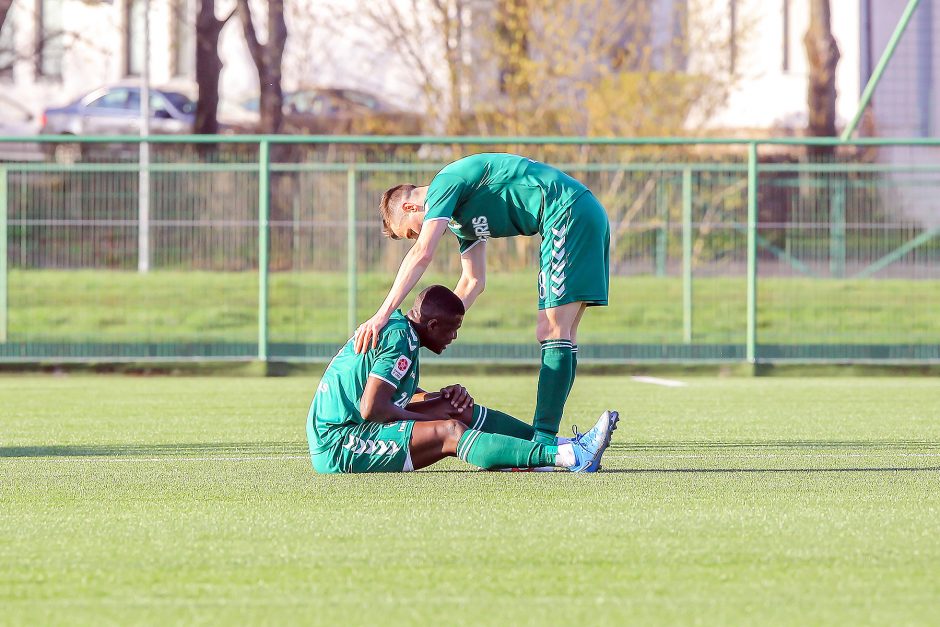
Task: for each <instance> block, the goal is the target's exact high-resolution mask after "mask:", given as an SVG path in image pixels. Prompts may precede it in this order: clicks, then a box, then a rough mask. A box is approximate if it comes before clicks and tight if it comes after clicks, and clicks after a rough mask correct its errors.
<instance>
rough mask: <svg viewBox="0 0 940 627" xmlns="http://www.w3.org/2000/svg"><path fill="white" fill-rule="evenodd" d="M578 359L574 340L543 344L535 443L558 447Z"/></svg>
mask: <svg viewBox="0 0 940 627" xmlns="http://www.w3.org/2000/svg"><path fill="white" fill-rule="evenodd" d="M573 373H574V359H573V357H572V354H571V340H546V341H544V342H542V367H541V369H540V370H539V387H538V395H537V396H536V400H535V418H534V420H533V421H532V423H533V425H532V426H534V427H535V435H534V437H533V440H535V441H536V442H541V443H542V444H554V443H555V436H556V435H557V434H558V425H559V424H561V415H562V413H563V412H564V409H565V399H567V398H568V391H569V390H570V389H571V382H572V375H573Z"/></svg>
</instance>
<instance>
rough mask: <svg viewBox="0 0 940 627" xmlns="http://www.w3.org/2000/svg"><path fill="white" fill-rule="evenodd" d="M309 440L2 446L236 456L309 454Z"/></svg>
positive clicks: (46, 451) (5, 453)
mask: <svg viewBox="0 0 940 627" xmlns="http://www.w3.org/2000/svg"><path fill="white" fill-rule="evenodd" d="M306 454H309V449H308V448H307V445H306V442H302V441H291V442H185V443H179V444H74V445H68V444H66V445H37V446H0V458H5V457H6V458H9V457H168V458H173V457H191V456H201V457H215V456H217V457H232V456H244V455H251V456H263V455H306Z"/></svg>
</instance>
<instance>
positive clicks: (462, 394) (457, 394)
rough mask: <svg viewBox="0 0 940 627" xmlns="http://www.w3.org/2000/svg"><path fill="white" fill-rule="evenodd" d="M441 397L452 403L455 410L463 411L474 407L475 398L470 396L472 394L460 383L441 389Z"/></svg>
mask: <svg viewBox="0 0 940 627" xmlns="http://www.w3.org/2000/svg"><path fill="white" fill-rule="evenodd" d="M441 395H442V396H443V397H444V398H446V399H447V400H449V401H450V404H451V406H452V407H453V408H454V409H457V410H459V411H463V410H465V409H466V408H467V407H470V406H472V405H473V397H472V396H470V392H468V391H467V388H465V387H464V386H462V385H460V384H459V383H454V384H453V385H448V386H447V387H443V388H441Z"/></svg>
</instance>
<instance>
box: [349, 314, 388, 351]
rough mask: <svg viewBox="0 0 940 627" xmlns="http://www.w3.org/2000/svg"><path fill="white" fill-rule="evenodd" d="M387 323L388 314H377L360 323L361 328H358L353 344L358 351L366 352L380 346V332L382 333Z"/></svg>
mask: <svg viewBox="0 0 940 627" xmlns="http://www.w3.org/2000/svg"><path fill="white" fill-rule="evenodd" d="M386 324H388V316H383V315H381V314H375V315H374V316H372V317H371V318H369V319H368V320H366V321H365V322H363V323H362V324H360V325H359V328H358V329H356V334H355V335H354V336H353V337H354V338H355V342H354V343H353V346H354V348H355V349H356V352H357V353H364V352H366V351H367V350H369V349H370V348H375V347H376V346H378V343H379V334H381V333H382V329H383V328H385V325H386Z"/></svg>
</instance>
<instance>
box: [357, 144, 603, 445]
mask: <svg viewBox="0 0 940 627" xmlns="http://www.w3.org/2000/svg"><path fill="white" fill-rule="evenodd" d="M381 212H382V224H383V233H384V234H385V235H386V236H388V237H391V238H392V239H402V238H407V239H413V240H415V243H414V245H413V246H412V247H411V250H409V251H408V254H407V255H405V259H404V260H403V261H402V264H401V268H399V270H398V275H397V276H396V277H395V282H394V284H393V285H392V288H391V290H390V291H389V293H388V296H387V297H386V298H385V302H383V303H382V306H381V307H380V308H379V310H378V311H377V312H376V314H375V315H374V316H372V318H370V319H369V320H367V321H366V322H364V323H363V324H362V325H360V326H359V328H358V329H357V330H356V335H355V349H356V352H357V353H358V352H363V351H365V350H368V349H369V348H370V347H373V348H374V347H375V346H376V342H377V340H378V338H379V334H380V332H381V330H382V328H383V327H384V326H385V325H386V324H387V323H388V321H389V317H390V316H391V315H392V312H394V311H395V309H396V308H397V307H398V306H399V305H400V304H401V302H402V301H403V300H404V298H405V296H406V295H407V294H408V293H409V292H410V291H411V290H412V289H413V288H414V286H415V285H416V284H417V283H418V280H419V279H420V278H421V276H422V274H424V271H425V270H426V269H427V267H428V265H429V264H430V263H431V259H432V258H433V256H434V251H435V250H436V249H437V244H438V242H439V241H440V239H441V236H442V235H443V234H444V231H446V230H447V229H450V230H451V232H453V233H454V235H456V236H457V240H458V242H459V244H460V262H461V269H462V272H461V276H460V280H459V281H458V282H457V286H456V288H455V289H454V292H455V293H456V294H457V295H458V296H459V297H460V299H461V300H462V301H463V303H464V306H465V307H466V308H467V309H469V308H470V306H471V305H473V302H474V301H475V300H476V299H477V297H478V296H479V295H480V293H481V292H482V291H483V287H484V284H485V280H486V241H487V240H488V239H489V238H492V237H513V236H516V235H535V234H539V235H541V236H542V243H541V249H540V268H539V270H540V271H539V275H538V290H539V301H538V308H539V312H538V325H537V327H536V337H537V338H538V341H539V343H540V344H541V346H542V361H541V369H540V370H539V382H538V396H537V399H536V407H535V416H534V420H533V426H534V427H535V435H534V437H533V439H534V440H535V441H536V442H541V443H544V444H549V443H552V442H554V441H555V436H556V435H557V433H558V426H559V424H560V422H561V418H562V414H563V412H564V407H565V401H566V400H567V398H568V394H569V392H570V391H571V387H572V385H573V383H574V379H575V372H576V371H577V364H578V360H577V332H578V324H579V323H580V322H581V316H582V315H583V314H584V310H585V309H586V308H587V307H589V306H594V305H606V304H607V292H608V286H609V264H610V261H609V248H610V223H609V222H608V219H607V212H606V211H605V210H604V207H603V206H602V205H601V204H600V202H598V200H597V199H596V198H595V197H594V195H593V194H592V193H591V192H590V190H588V188H587V187H585V186H584V185H583V184H582V183H580V182H579V181H577V180H575V179H573V178H572V177H570V176H568V175H567V174H565V173H564V172H562V171H561V170H558V169H556V168H553V167H551V166H548V165H546V164H544V163H540V162H538V161H534V160H532V159H527V158H525V157H520V156H517V155H511V154H505V153H484V154H478V155H472V156H469V157H465V158H463V159H460V160H458V161H455V162H453V163H451V164H450V165H448V166H446V167H445V168H444V169H443V170H441V171H440V172H438V174H437V175H436V176H435V177H434V178H433V179H432V180H431V183H430V184H429V185H428V186H425V187H418V186H415V185H411V184H401V185H396V186H395V187H392V188H391V189H389V190H387V191H386V192H385V194H384V195H383V196H382V203H381Z"/></svg>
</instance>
